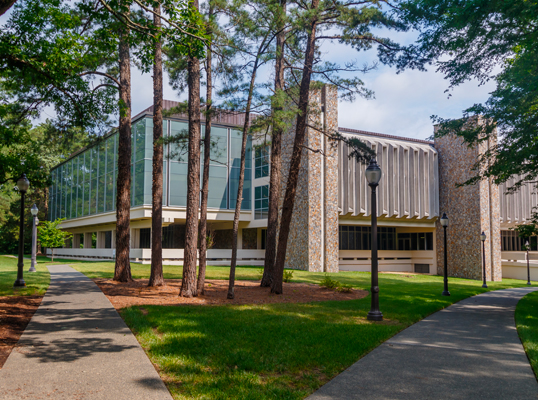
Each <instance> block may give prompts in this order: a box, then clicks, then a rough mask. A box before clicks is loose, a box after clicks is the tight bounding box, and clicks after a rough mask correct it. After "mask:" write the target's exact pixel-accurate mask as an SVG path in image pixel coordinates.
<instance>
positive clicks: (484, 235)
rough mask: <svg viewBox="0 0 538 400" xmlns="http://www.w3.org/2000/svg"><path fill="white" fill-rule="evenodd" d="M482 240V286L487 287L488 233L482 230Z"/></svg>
mask: <svg viewBox="0 0 538 400" xmlns="http://www.w3.org/2000/svg"><path fill="white" fill-rule="evenodd" d="M480 240H481V241H482V282H483V283H482V287H483V288H487V287H488V285H486V246H485V243H486V234H485V233H484V232H482V234H481V235H480Z"/></svg>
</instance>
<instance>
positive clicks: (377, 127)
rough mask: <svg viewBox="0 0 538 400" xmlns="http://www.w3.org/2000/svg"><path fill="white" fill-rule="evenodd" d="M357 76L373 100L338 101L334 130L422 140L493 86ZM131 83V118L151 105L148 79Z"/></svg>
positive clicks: (339, 58)
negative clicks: (437, 121)
mask: <svg viewBox="0 0 538 400" xmlns="http://www.w3.org/2000/svg"><path fill="white" fill-rule="evenodd" d="M390 36H391V38H392V39H394V40H395V41H399V42H400V43H402V42H403V43H409V42H411V41H413V40H414V39H415V38H416V34H413V33H392V34H390ZM322 51H323V53H324V58H325V59H326V60H330V61H331V62H337V63H344V62H346V61H350V60H352V59H353V60H357V61H359V63H360V64H362V63H364V62H372V61H374V60H375V59H376V53H375V51H374V50H372V51H368V52H361V53H359V52H356V51H355V50H352V49H350V48H349V47H347V46H344V45H340V44H338V43H330V42H326V43H325V44H324V45H323V46H322ZM165 75H166V74H165ZM267 78H268V76H267V75H266V76H263V75H262V76H261V77H260V79H261V80H264V79H267ZM360 78H361V79H362V80H363V81H364V83H365V86H366V87H367V88H368V89H370V90H373V91H374V92H375V98H374V99H369V100H366V99H362V98H357V99H356V100H355V101H354V102H352V103H350V102H345V101H340V104H339V116H338V120H339V121H338V122H339V126H340V127H345V128H352V129H359V130H364V131H370V132H377V133H385V134H389V135H396V136H404V137H409V138H416V139H427V138H429V137H430V136H431V135H432V134H433V125H432V122H431V119H430V117H431V116H432V115H438V116H440V117H443V118H459V117H461V116H462V111H463V110H464V109H466V108H468V107H470V106H472V105H473V104H475V103H481V102H484V101H486V100H487V98H488V97H489V93H490V92H491V91H493V90H494V82H489V83H487V84H485V85H483V86H479V84H478V82H477V81H470V82H466V83H465V84H462V85H460V86H458V87H457V88H455V89H451V90H450V92H445V91H446V90H447V89H448V86H449V84H448V81H446V80H445V79H444V76H443V74H441V73H438V72H436V71H435V68H434V67H431V68H430V69H429V70H428V71H426V72H420V71H416V70H415V71H404V72H401V73H399V74H397V73H396V70H395V69H394V68H391V67H388V66H384V65H381V64H380V65H379V66H378V68H377V69H376V70H374V71H372V72H369V73H367V74H361V75H360ZM132 79H133V81H132V110H133V115H136V114H137V113H139V112H140V111H142V110H144V109H145V108H147V107H149V106H150V105H151V102H152V99H153V94H152V77H151V74H146V75H142V74H141V73H140V72H139V71H136V70H133V74H132ZM164 84H165V88H164V98H165V99H167V100H182V101H183V100H185V99H186V96H185V94H183V95H181V96H180V95H179V94H177V93H175V92H174V90H173V89H172V88H171V87H170V85H169V84H168V82H167V76H165V82H164ZM203 91H204V90H202V92H203ZM449 94H450V95H451V96H449Z"/></svg>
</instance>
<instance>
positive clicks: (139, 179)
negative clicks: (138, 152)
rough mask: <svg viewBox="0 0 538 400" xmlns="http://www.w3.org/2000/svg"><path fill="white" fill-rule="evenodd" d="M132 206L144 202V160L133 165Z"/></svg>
mask: <svg viewBox="0 0 538 400" xmlns="http://www.w3.org/2000/svg"><path fill="white" fill-rule="evenodd" d="M132 179H133V180H134V202H133V205H134V206H140V205H142V204H144V160H142V161H138V162H137V163H136V164H135V165H134V176H133V177H132Z"/></svg>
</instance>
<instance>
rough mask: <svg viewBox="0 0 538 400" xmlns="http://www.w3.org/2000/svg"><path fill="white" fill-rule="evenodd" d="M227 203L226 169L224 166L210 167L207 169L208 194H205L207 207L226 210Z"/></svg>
mask: <svg viewBox="0 0 538 400" xmlns="http://www.w3.org/2000/svg"><path fill="white" fill-rule="evenodd" d="M202 171H203V167H202ZM236 190H237V189H236ZM227 203H228V168H226V166H217V165H212V166H211V167H210V168H209V192H208V194H207V206H208V207H210V208H227Z"/></svg>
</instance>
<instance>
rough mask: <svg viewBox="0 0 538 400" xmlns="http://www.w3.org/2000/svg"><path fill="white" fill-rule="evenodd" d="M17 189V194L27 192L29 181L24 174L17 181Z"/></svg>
mask: <svg viewBox="0 0 538 400" xmlns="http://www.w3.org/2000/svg"><path fill="white" fill-rule="evenodd" d="M17 187H18V188H19V192H21V193H26V192H27V191H28V188H29V187H30V181H29V180H28V178H27V177H26V174H22V175H21V177H20V178H19V180H18V181H17Z"/></svg>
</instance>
